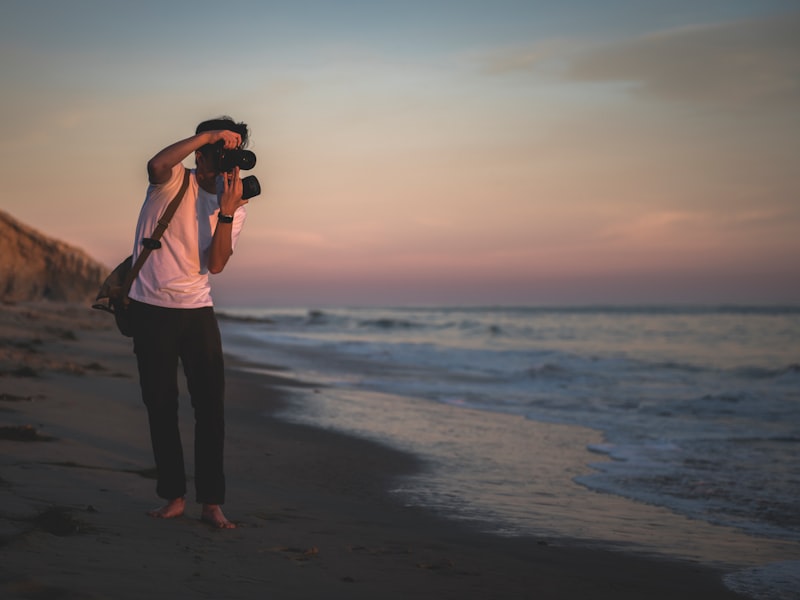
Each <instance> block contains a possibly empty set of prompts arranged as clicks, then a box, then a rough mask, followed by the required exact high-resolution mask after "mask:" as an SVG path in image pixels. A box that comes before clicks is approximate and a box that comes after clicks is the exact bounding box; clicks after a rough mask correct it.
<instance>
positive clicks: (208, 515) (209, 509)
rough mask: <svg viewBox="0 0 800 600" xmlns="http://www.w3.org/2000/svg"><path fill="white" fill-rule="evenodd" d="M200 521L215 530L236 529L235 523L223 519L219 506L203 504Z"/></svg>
mask: <svg viewBox="0 0 800 600" xmlns="http://www.w3.org/2000/svg"><path fill="white" fill-rule="evenodd" d="M200 520H201V521H203V522H204V523H208V524H209V525H211V526H212V527H216V528H217V529H236V523H233V522H231V521H229V520H228V519H226V518H225V515H224V514H222V508H221V507H220V505H219V504H204V505H203V514H202V516H201V517H200Z"/></svg>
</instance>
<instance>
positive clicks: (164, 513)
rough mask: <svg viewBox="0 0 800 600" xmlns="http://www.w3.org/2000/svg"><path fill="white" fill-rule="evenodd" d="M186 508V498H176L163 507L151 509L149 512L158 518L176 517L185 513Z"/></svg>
mask: <svg viewBox="0 0 800 600" xmlns="http://www.w3.org/2000/svg"><path fill="white" fill-rule="evenodd" d="M185 509H186V499H185V498H175V499H174V500H170V501H169V502H167V503H166V504H165V505H164V506H162V507H161V508H156V509H155V510H151V511H149V512H148V513H147V514H148V515H150V516H151V517H154V518H156V519H174V518H176V517H180V516H182V515H183V511H184V510H185Z"/></svg>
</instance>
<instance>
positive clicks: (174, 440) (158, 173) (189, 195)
mask: <svg viewBox="0 0 800 600" xmlns="http://www.w3.org/2000/svg"><path fill="white" fill-rule="evenodd" d="M247 137H248V129H247V125H246V124H244V123H235V122H234V121H233V119H231V118H230V117H221V118H219V119H213V120H210V121H204V122H203V123H200V125H198V126H197V130H196V133H195V135H193V136H191V137H188V138H186V139H183V140H180V141H178V142H175V143H174V144H171V145H170V146H167V147H166V148H164V149H163V150H161V151H160V152H158V153H157V154H156V155H155V156H153V158H151V159H150V161H149V162H148V163H147V173H148V177H149V181H150V185H149V187H148V189H147V195H146V197H145V201H144V205H143V206H142V210H141V212H140V214H139V221H138V224H137V227H136V240H135V245H134V255H133V259H134V261H135V260H136V257H137V256H138V254H139V252H140V251H141V249H142V247H143V246H142V240H143V239H144V238H148V237H149V236H150V235H151V234H152V233H153V231H154V230H155V228H156V226H157V224H158V219H159V218H160V217H161V215H162V214H163V212H164V210H165V209H166V207H167V205H168V204H169V202H170V201H171V200H172V198H173V197H175V195H176V194H177V192H178V191H179V190H180V188H181V185H182V184H183V180H184V167H183V165H182V161H183V160H184V159H185V158H187V157H188V156H189V155H190V154H192V153H194V156H195V163H196V168H195V169H192V170H191V172H190V176H189V184H188V188H187V189H186V192H185V194H184V196H183V200H182V201H181V203H180V205H179V207H178V210H177V211H176V212H175V215H174V216H173V217H172V220H171V221H170V224H169V227H168V228H167V230H166V232H165V233H164V235H163V237H162V238H161V247H160V248H158V249H156V250H153V251H152V252H151V254H150V256H149V258H148V259H147V261H145V263H144V265H143V267H142V269H141V271H140V272H139V275H138V277H137V278H136V279H135V280H134V282H133V286H132V287H131V291H130V298H131V315H132V317H133V322H134V334H133V342H134V352H135V353H136V359H137V365H138V368H139V381H140V385H141V389H142V399H143V400H144V403H145V406H146V407H147V412H148V420H149V424H150V437H151V441H152V444H153V454H154V456H155V462H156V468H157V471H158V483H157V487H156V492H157V494H158V495H159V496H160V497H161V498H163V499H165V500H166V504H165V505H163V506H161V507H160V508H157V509H155V510H153V511H151V512H149V513H148V514H149V515H151V516H153V517H156V518H164V519H167V518H174V517H179V516H181V515H183V513H184V509H185V506H186V499H185V494H186V475H185V471H184V462H183V448H182V444H181V439H180V433H179V428H178V373H177V369H178V359H180V362H181V364H182V365H183V371H184V374H185V376H186V382H187V387H188V390H189V394H190V395H191V402H192V407H193V408H194V414H195V439H194V450H195V491H196V496H197V502H199V503H200V504H202V511H201V518H202V520H203V521H205V522H207V523H209V524H211V525H212V526H214V527H219V528H234V527H235V524H234V523H232V522H231V521H229V520H228V519H227V518H226V517H225V515H224V514H223V512H222V508H221V505H222V504H223V503H224V502H225V476H224V472H223V446H224V438H225V419H224V410H223V404H224V386H225V384H224V368H223V358H222V344H221V341H220V334H219V328H218V326H217V321H216V317H215V315H214V309H213V302H212V299H211V293H210V292H211V290H210V284H209V273H219V272H221V271H222V270H223V269H224V268H225V265H226V264H227V262H228V259H229V258H230V257H231V254H232V253H233V249H234V246H235V245H236V240H237V239H238V237H239V233H240V231H241V229H242V225H243V223H244V220H245V216H246V209H245V205H246V204H247V200H243V199H242V181H241V179H240V178H239V169H238V167H237V168H234V169H233V170H232V171H230V172H227V173H221V172H219V170H218V169H219V166H218V161H217V160H216V158H217V155H218V153H219V150H220V146H221V147H222V148H224V149H225V150H232V149H236V148H240V147H242V146H244V145H246V143H247Z"/></svg>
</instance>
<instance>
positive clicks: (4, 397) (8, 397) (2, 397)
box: [0, 392, 33, 402]
mask: <svg viewBox="0 0 800 600" xmlns="http://www.w3.org/2000/svg"><path fill="white" fill-rule="evenodd" d="M32 400H33V396H17V395H16V394H7V393H5V392H3V393H1V394H0V401H2V402H31V401H32Z"/></svg>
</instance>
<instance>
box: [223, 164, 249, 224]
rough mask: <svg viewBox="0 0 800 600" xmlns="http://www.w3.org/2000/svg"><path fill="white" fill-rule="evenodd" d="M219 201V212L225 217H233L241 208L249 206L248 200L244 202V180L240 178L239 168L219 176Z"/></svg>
mask: <svg viewBox="0 0 800 600" xmlns="http://www.w3.org/2000/svg"><path fill="white" fill-rule="evenodd" d="M220 180H221V181H220ZM217 199H218V201H219V212H220V213H222V214H223V215H232V214H233V213H235V212H236V210H237V209H238V208H239V207H240V206H244V205H245V204H247V200H242V180H241V178H240V177H239V167H234V169H233V171H230V172H229V173H222V174H221V175H220V176H219V179H218V180H217Z"/></svg>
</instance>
